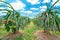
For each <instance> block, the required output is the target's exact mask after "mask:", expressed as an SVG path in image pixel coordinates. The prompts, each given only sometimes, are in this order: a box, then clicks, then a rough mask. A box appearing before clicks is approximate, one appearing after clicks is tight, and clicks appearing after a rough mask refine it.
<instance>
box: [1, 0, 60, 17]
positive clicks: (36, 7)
mask: <svg viewBox="0 0 60 40" xmlns="http://www.w3.org/2000/svg"><path fill="white" fill-rule="evenodd" d="M3 1H6V2H8V3H10V4H11V5H12V6H13V8H14V9H15V10H16V11H18V12H20V14H21V15H22V16H28V17H30V18H33V17H35V16H36V15H37V14H38V13H40V12H43V11H45V10H46V8H47V7H46V3H48V4H49V7H50V6H51V5H52V4H53V3H54V2H55V1H57V0H3ZM54 7H55V8H60V1H59V2H58V3H57V4H56V5H55V6H54ZM1 15H2V14H1Z"/></svg>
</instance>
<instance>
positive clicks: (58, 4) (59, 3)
mask: <svg viewBox="0 0 60 40" xmlns="http://www.w3.org/2000/svg"><path fill="white" fill-rule="evenodd" d="M56 1H57V0H53V2H52V4H54V3H55V2H56ZM55 6H60V1H59V2H57V3H56V4H55Z"/></svg>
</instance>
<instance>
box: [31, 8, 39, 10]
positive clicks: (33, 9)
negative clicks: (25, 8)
mask: <svg viewBox="0 0 60 40" xmlns="http://www.w3.org/2000/svg"><path fill="white" fill-rule="evenodd" d="M38 9H39V8H30V10H38Z"/></svg>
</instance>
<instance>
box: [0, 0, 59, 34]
mask: <svg viewBox="0 0 60 40" xmlns="http://www.w3.org/2000/svg"><path fill="white" fill-rule="evenodd" d="M0 2H3V4H1V5H0V7H3V6H5V7H7V8H10V9H11V10H10V9H6V8H5V9H2V8H1V9H0V11H3V12H2V14H3V13H6V15H5V16H1V17H0V25H2V24H4V26H5V29H6V30H7V32H9V31H10V29H11V30H12V32H13V33H14V34H15V33H16V32H17V31H19V28H21V29H22V30H23V29H24V28H25V27H26V26H27V25H28V24H29V23H30V22H31V21H33V22H34V24H35V25H36V26H38V27H41V28H43V29H44V32H45V33H49V31H53V32H55V31H59V32H60V17H59V16H58V14H59V9H53V8H54V5H55V4H56V3H57V2H59V0H57V1H56V2H55V3H54V4H53V5H52V6H50V7H49V6H48V4H47V3H46V6H47V10H46V11H44V12H42V13H39V14H38V15H37V16H36V18H33V19H31V18H29V17H24V16H21V15H20V13H19V12H17V11H15V10H14V8H13V7H12V5H10V4H9V3H7V2H5V1H0Z"/></svg>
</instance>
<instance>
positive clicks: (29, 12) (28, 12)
mask: <svg viewBox="0 0 60 40" xmlns="http://www.w3.org/2000/svg"><path fill="white" fill-rule="evenodd" d="M21 12H23V13H27V14H31V13H32V11H30V10H28V11H21Z"/></svg>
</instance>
